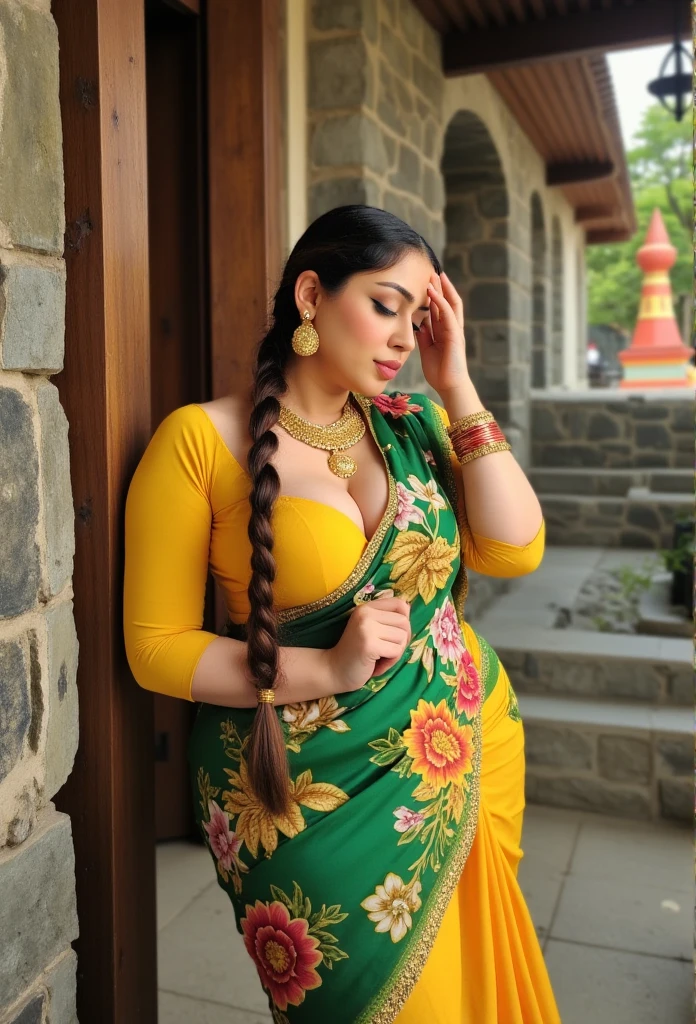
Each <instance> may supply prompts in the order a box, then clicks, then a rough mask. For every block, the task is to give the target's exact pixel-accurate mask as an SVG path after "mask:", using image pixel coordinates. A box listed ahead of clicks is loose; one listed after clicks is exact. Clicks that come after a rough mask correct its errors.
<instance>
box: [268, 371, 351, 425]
mask: <svg viewBox="0 0 696 1024" xmlns="http://www.w3.org/2000/svg"><path fill="white" fill-rule="evenodd" d="M298 358H302V357H298ZM309 358H310V359H313V358H314V357H313V356H310V357H309ZM285 379H286V381H287V384H288V390H287V391H286V392H285V394H284V395H282V396H281V399H280V401H281V402H282V403H283V405H286V406H287V407H288V409H290V410H292V412H294V413H297V415H298V416H301V417H302V418H303V419H306V420H309V421H310V422H311V423H319V424H326V423H334V422H335V421H336V420H337V419H340V417H341V413H342V412H343V406H344V405H345V404H346V402H347V401H348V395H349V394H350V392H349V391H346V390H345V388H340V387H336V386H332V385H331V384H328V383H327V382H326V380H322V378H321V376H320V371H319V367H315V366H298V365H297V361H295V362H294V364H291V365H288V366H287V367H286V370H285Z"/></svg>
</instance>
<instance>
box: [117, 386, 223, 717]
mask: <svg viewBox="0 0 696 1024" xmlns="http://www.w3.org/2000/svg"><path fill="white" fill-rule="evenodd" d="M203 415H205V414H203ZM213 457H214V446H213V445H212V444H211V440H210V435H209V434H208V433H206V431H205V424H204V421H203V419H202V418H201V416H200V415H198V416H197V415H196V407H195V406H191V405H189V406H182V407H181V408H179V409H175V410H174V411H173V412H171V413H170V414H169V415H168V416H167V417H165V419H164V420H163V421H162V422H161V423H160V425H159V426H158V428H157V430H156V431H155V433H154V434H153V435H152V438H151V439H150V442H149V444H148V446H147V448H146V449H145V452H144V453H143V456H142V458H141V460H140V462H139V464H138V466H137V468H136V470H135V473H134V474H133V477H132V479H131V482H130V486H129V488H128V494H127V496H126V508H125V572H124V600H123V631H124V640H125V647H126V656H127V659H128V664H129V666H130V669H131V672H132V673H133V676H134V677H135V680H136V682H137V683H138V684H139V685H140V686H142V687H144V688H145V689H146V690H154V691H155V692H156V693H163V694H167V695H169V696H171V697H181V698H184V699H185V700H192V697H191V681H192V679H193V674H194V671H195V668H196V665H197V664H198V661H199V659H200V657H201V655H202V654H203V651H204V650H205V649H206V647H208V645H209V644H211V643H212V642H213V640H215V639H216V638H217V634H216V633H208V632H205V631H203V630H202V628H201V627H202V624H203V611H204V603H205V587H206V582H207V576H208V557H209V550H210V531H211V524H212V508H211V502H210V493H211V486H212V474H213V469H214V466H213Z"/></svg>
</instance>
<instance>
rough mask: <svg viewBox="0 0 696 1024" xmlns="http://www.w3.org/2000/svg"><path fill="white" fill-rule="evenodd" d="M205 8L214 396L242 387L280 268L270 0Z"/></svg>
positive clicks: (275, 50)
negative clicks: (231, 60) (231, 58)
mask: <svg viewBox="0 0 696 1024" xmlns="http://www.w3.org/2000/svg"><path fill="white" fill-rule="evenodd" d="M206 11H207V40H208V43H207V46H208V163H209V235H210V255H209V264H210V291H211V310H210V324H211V366H212V397H213V398H218V397H220V396H222V395H226V394H230V393H233V392H240V391H243V390H245V389H246V390H248V388H249V385H250V381H251V366H252V357H253V350H254V347H255V343H256V342H257V341H258V339H259V337H260V335H261V331H262V328H263V327H264V325H265V323H266V319H267V313H268V303H269V299H270V296H271V295H272V293H273V292H274V291H275V288H276V286H277V284H278V278H279V275H280V264H281V259H282V252H283V248H284V246H283V235H282V216H281V210H282V191H283V190H282V170H281V167H282V164H281V159H282V142H281V137H282V133H281V129H280V115H281V98H280V82H281V74H280V59H281V58H280V39H281V35H280V25H279V19H280V8H279V0H258V2H257V3H253V4H250V3H248V0H208V2H207V5H206ZM230 54H234V61H233V62H232V63H230Z"/></svg>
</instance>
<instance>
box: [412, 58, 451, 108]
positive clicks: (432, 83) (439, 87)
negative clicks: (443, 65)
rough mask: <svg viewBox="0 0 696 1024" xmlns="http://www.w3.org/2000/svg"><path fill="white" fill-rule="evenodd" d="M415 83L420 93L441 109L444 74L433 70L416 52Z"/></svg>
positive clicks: (414, 63) (414, 65) (414, 61)
mask: <svg viewBox="0 0 696 1024" xmlns="http://www.w3.org/2000/svg"><path fill="white" fill-rule="evenodd" d="M413 84H414V85H415V87H416V89H418V91H419V92H420V94H421V95H422V96H424V97H425V99H426V100H428V101H429V102H430V103H431V104H432V106H433V107H434V108H435V109H436V110H437V111H439V110H440V107H441V105H442V94H443V91H444V86H445V78H444V75H442V74H441V73H440V72H439V71H435V70H433V68H432V67H431V66H430V65H429V64H426V63H425V61H424V60H422V59H421V58H420V57H419V56H416V55H415V54H414V57H413Z"/></svg>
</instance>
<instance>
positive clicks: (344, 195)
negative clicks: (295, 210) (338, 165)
mask: <svg viewBox="0 0 696 1024" xmlns="http://www.w3.org/2000/svg"><path fill="white" fill-rule="evenodd" d="M379 199H380V195H379V186H378V185H377V183H376V182H375V181H373V180H372V178H356V177H354V176H351V177H347V178H329V179H328V180H327V181H317V182H314V184H313V185H311V186H310V189H309V208H310V217H311V219H312V220H314V219H315V217H318V216H319V215H320V214H322V213H326V211H327V210H332V209H333V208H334V206H344V205H346V204H350V203H367V204H368V205H369V206H379Z"/></svg>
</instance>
